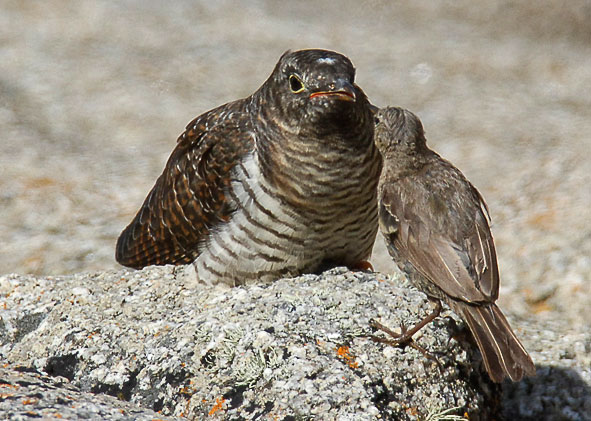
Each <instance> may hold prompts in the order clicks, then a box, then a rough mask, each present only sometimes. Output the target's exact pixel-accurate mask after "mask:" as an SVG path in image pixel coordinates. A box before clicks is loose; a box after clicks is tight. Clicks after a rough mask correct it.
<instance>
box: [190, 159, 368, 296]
mask: <svg viewBox="0 0 591 421" xmlns="http://www.w3.org/2000/svg"><path fill="white" fill-rule="evenodd" d="M375 167H377V168H373V166H369V167H368V168H363V166H359V165H358V166H355V165H351V166H349V167H348V168H345V169H344V170H343V172H341V173H339V174H338V175H335V174H331V172H330V170H327V171H326V172H325V173H324V174H310V175H309V177H308V179H307V180H305V182H306V185H307V186H308V187H309V188H310V187H312V188H313V187H314V184H317V189H316V191H317V192H318V193H317V194H316V195H312V196H310V197H309V203H305V204H304V206H296V205H294V204H290V203H289V201H286V200H285V195H286V192H285V191H282V190H281V189H280V188H279V187H278V186H276V185H273V184H272V183H269V182H268V181H267V180H266V178H265V177H264V176H263V174H262V172H261V169H260V165H259V162H258V157H257V155H256V154H254V153H253V154H249V155H248V156H247V157H245V159H244V160H243V161H242V162H241V163H239V164H238V165H236V167H235V168H234V171H233V176H232V187H231V191H230V192H229V195H230V197H231V198H232V201H233V202H234V205H235V207H236V209H237V210H236V212H235V213H234V215H233V216H232V219H231V220H230V221H229V222H228V223H227V224H224V225H222V226H220V227H219V229H216V230H214V231H213V233H212V234H211V235H210V237H209V239H208V242H207V244H206V245H205V246H204V247H203V252H202V253H201V254H200V255H199V257H198V258H197V259H196V260H195V262H194V265H195V269H196V271H197V277H198V279H199V280H200V281H201V282H204V283H206V284H215V283H219V282H223V283H226V284H229V285H239V284H244V283H251V282H256V281H263V282H266V281H273V280H276V279H279V278H282V277H288V276H296V275H299V274H302V273H307V272H313V271H315V270H316V269H318V267H319V266H320V265H321V264H322V263H323V262H324V261H327V260H331V261H334V262H335V263H338V264H343V265H353V264H355V263H358V262H359V261H360V260H363V259H366V258H368V257H369V254H370V253H371V247H372V245H373V241H374V239H375V235H376V231H377V201H376V200H377V199H376V195H377V193H376V184H377V179H378V177H379V174H378V172H379V164H378V165H376V166H375Z"/></svg>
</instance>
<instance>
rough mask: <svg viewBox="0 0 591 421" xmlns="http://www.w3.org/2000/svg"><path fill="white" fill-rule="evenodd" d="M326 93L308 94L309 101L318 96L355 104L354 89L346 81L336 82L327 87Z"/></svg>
mask: <svg viewBox="0 0 591 421" xmlns="http://www.w3.org/2000/svg"><path fill="white" fill-rule="evenodd" d="M329 88H330V90H328V91H316V92H312V93H311V94H310V99H312V98H316V97H320V96H333V97H336V99H339V100H343V101H351V102H355V99H356V97H355V87H354V86H353V84H351V83H349V82H348V81H346V80H338V81H337V82H335V83H333V84H331V85H330V86H329Z"/></svg>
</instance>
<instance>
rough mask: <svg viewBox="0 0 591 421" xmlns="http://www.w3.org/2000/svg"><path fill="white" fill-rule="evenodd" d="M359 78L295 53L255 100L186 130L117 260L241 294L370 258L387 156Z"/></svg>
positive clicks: (331, 58) (331, 56)
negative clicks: (172, 270)
mask: <svg viewBox="0 0 591 421" xmlns="http://www.w3.org/2000/svg"><path fill="white" fill-rule="evenodd" d="M354 79H355V69H354V67H353V65H352V64H351V61H350V60H349V59H348V58H347V57H345V56H343V55H341V54H338V53H335V52H332V51H325V50H303V51H295V52H290V51H288V52H286V53H285V54H284V55H283V56H282V57H281V58H280V60H279V62H278V63H277V65H276V66H275V69H274V70H273V72H272V74H271V76H270V77H269V78H268V79H267V81H266V82H265V83H264V84H263V85H262V86H261V87H260V88H259V89H258V90H257V91H256V92H255V93H254V94H252V95H251V96H249V97H248V98H245V99H240V100H237V101H234V102H230V103H228V104H225V105H222V106H220V107H218V108H215V109H213V110H211V111H208V112H206V113H205V114H203V115H201V116H199V117H197V118H196V119H195V120H193V121H192V122H191V123H189V125H188V126H187V129H186V131H185V132H184V133H183V134H182V135H181V136H180V137H179V139H178V143H177V146H176V148H175V149H174V151H173V152H172V155H171V156H170V158H169V159H168V162H167V164H166V167H165V168H164V171H163V173H162V175H161V176H160V177H159V178H158V180H157V181H156V184H155V185H154V187H153V188H152V191H151V192H150V193H149V194H148V196H147V198H146V199H145V202H144V204H143V205H142V207H141V208H140V210H139V212H138V213H137V215H136V216H135V218H134V219H133V221H132V222H131V223H130V224H129V226H128V227H127V228H125V230H124V231H123V232H122V233H121V236H120V237H119V240H118V242H117V250H116V259H117V261H118V262H119V263H121V264H123V265H125V266H130V267H133V268H142V267H144V266H148V265H162V264H184V263H190V262H193V263H194V266H195V269H196V271H197V276H198V278H199V280H200V281H202V282H205V283H217V282H225V283H227V284H230V285H238V284H244V283H247V282H252V281H255V280H261V281H272V280H275V279H278V278H281V277H287V276H295V275H299V274H301V273H309V272H315V271H318V270H321V269H323V268H325V267H329V266H331V265H336V264H340V265H346V266H350V267H354V266H357V265H358V264H360V263H361V262H362V261H363V260H365V259H367V258H368V257H369V255H370V253H371V249H372V246H373V242H374V239H375V236H376V233H377V229H378V228H377V227H378V224H377V183H378V179H379V173H380V170H381V157H380V154H379V152H378V150H377V148H376V147H375V144H374V142H373V127H374V126H373V116H372V112H371V110H370V105H369V102H368V100H367V98H366V96H365V94H364V93H363V91H362V90H361V88H359V87H358V86H357V85H356V84H355V82H354Z"/></svg>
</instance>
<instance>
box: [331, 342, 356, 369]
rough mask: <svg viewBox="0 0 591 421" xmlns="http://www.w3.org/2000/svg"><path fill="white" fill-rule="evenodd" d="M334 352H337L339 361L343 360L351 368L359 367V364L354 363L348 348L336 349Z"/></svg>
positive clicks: (340, 347)
mask: <svg viewBox="0 0 591 421" xmlns="http://www.w3.org/2000/svg"><path fill="white" fill-rule="evenodd" d="M335 351H336V352H337V357H339V358H340V359H341V360H344V361H345V362H346V363H347V365H348V366H349V367H351V368H357V367H359V363H358V362H357V361H355V356H354V355H351V354H350V353H349V347H348V346H339V347H336V348H335Z"/></svg>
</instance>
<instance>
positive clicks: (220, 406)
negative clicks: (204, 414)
mask: <svg viewBox="0 0 591 421" xmlns="http://www.w3.org/2000/svg"><path fill="white" fill-rule="evenodd" d="M224 402H226V398H224V397H221V398H216V400H215V405H214V406H213V408H211V410H210V411H209V415H210V416H211V415H213V414H215V413H216V412H218V411H223V410H224V408H223V405H224Z"/></svg>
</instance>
